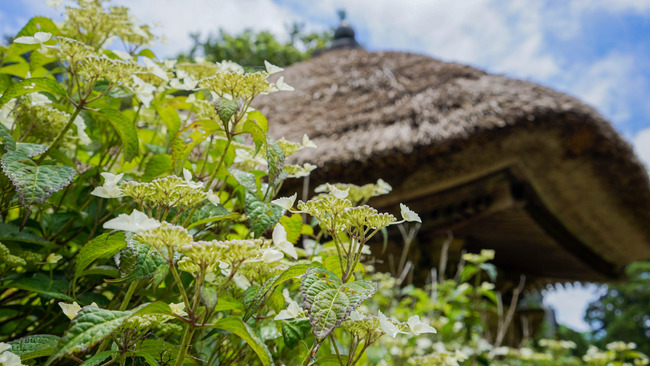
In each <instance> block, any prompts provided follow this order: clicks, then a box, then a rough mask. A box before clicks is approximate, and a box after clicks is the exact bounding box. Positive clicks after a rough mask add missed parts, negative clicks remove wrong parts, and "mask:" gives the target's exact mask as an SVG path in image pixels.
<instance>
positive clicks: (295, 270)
mask: <svg viewBox="0 0 650 366" xmlns="http://www.w3.org/2000/svg"><path fill="white" fill-rule="evenodd" d="M322 266H323V265H322V264H320V263H318V262H312V263H309V264H296V265H295V266H292V267H289V268H287V270H286V271H284V272H282V274H281V275H280V277H278V278H277V279H276V280H275V283H274V284H273V285H274V286H279V285H281V284H282V283H284V282H286V281H289V280H290V279H292V278H296V277H298V276H302V275H303V274H304V273H305V272H307V269H309V268H310V267H322Z"/></svg>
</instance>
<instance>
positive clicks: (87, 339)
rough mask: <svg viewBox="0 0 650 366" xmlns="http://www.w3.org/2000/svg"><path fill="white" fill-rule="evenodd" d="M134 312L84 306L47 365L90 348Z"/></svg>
mask: <svg viewBox="0 0 650 366" xmlns="http://www.w3.org/2000/svg"><path fill="white" fill-rule="evenodd" d="M132 314H133V311H116V310H107V309H100V308H98V307H95V306H86V307H84V308H82V309H81V310H80V311H79V313H78V314H77V316H76V317H75V318H74V320H73V321H72V324H71V325H70V328H68V330H67V331H66V332H65V333H64V334H63V338H62V339H61V342H60V344H59V348H58V349H57V350H56V352H54V353H53V354H52V356H50V358H49V359H48V360H47V363H46V365H50V364H51V363H52V362H54V361H56V360H57V359H59V358H61V357H63V356H65V355H68V354H73V353H75V352H80V351H86V350H88V349H90V348H91V347H93V346H94V345H96V344H98V343H99V342H101V341H102V340H103V339H104V338H106V337H108V336H110V335H111V334H112V333H113V332H115V331H116V330H117V328H119V327H120V326H121V325H122V324H123V323H124V321H125V320H126V319H128V318H129V317H130V316H131V315H132Z"/></svg>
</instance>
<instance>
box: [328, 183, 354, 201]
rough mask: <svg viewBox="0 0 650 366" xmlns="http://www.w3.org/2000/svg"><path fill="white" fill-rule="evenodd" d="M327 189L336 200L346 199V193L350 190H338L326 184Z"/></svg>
mask: <svg viewBox="0 0 650 366" xmlns="http://www.w3.org/2000/svg"><path fill="white" fill-rule="evenodd" d="M327 188H329V191H330V194H332V195H333V196H334V197H336V198H338V199H341V200H342V199H345V198H347V197H348V193H349V192H350V188H346V189H345V190H342V189H338V188H336V186H333V185H331V184H329V183H328V184H327Z"/></svg>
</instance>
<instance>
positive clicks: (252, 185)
mask: <svg viewBox="0 0 650 366" xmlns="http://www.w3.org/2000/svg"><path fill="white" fill-rule="evenodd" d="M228 172H229V173H230V174H231V175H232V176H233V178H235V180H236V181H237V183H239V184H241V185H242V187H244V188H245V189H246V190H247V191H248V192H250V193H253V194H257V182H256V181H255V175H254V174H253V173H249V172H245V171H242V170H239V169H235V168H228Z"/></svg>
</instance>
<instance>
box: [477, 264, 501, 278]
mask: <svg viewBox="0 0 650 366" xmlns="http://www.w3.org/2000/svg"><path fill="white" fill-rule="evenodd" d="M480 267H481V269H482V270H484V271H485V273H487V275H488V277H490V281H492V282H494V281H496V280H497V267H495V266H494V264H492V263H481V265H480Z"/></svg>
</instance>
